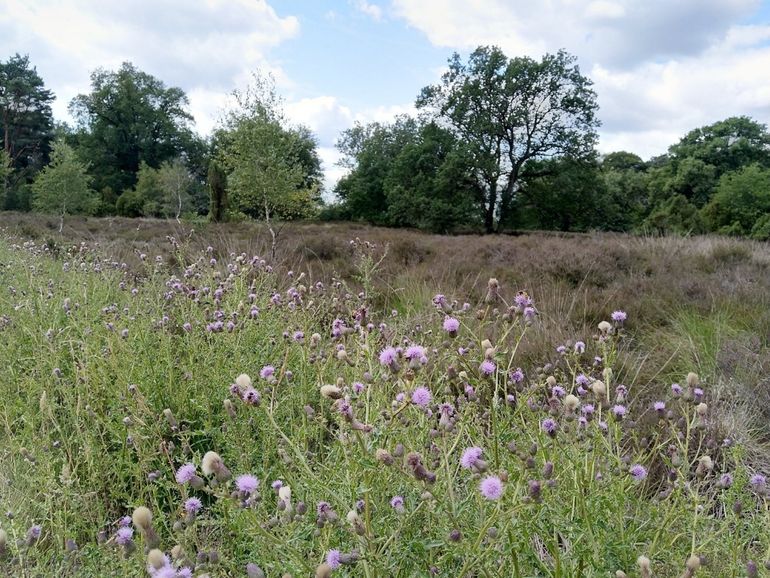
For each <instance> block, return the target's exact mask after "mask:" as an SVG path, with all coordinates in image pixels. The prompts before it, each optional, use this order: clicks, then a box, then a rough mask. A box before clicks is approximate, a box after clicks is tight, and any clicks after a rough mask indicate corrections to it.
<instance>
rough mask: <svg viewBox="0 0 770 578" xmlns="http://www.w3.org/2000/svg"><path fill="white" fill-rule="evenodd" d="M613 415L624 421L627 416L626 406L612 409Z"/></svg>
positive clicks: (616, 406) (617, 406)
mask: <svg viewBox="0 0 770 578" xmlns="http://www.w3.org/2000/svg"><path fill="white" fill-rule="evenodd" d="M612 413H613V414H614V415H615V417H616V418H618V419H623V418H624V417H625V415H626V406H624V405H615V406H614V407H613V408H612Z"/></svg>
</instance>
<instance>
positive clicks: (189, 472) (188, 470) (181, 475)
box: [176, 464, 195, 484]
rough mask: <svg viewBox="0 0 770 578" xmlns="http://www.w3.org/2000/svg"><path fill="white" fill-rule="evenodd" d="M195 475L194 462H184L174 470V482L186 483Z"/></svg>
mask: <svg viewBox="0 0 770 578" xmlns="http://www.w3.org/2000/svg"><path fill="white" fill-rule="evenodd" d="M194 477H195V464H185V465H183V466H180V468H179V469H178V470H177V471H176V483H177V484H186V483H187V482H189V481H190V480H192V479H193V478H194Z"/></svg>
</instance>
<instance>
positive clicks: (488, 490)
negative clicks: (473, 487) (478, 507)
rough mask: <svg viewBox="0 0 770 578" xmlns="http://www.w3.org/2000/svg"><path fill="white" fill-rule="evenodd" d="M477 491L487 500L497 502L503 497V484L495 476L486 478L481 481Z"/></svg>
mask: <svg viewBox="0 0 770 578" xmlns="http://www.w3.org/2000/svg"><path fill="white" fill-rule="evenodd" d="M479 491H480V492H481V495H482V496H484V497H485V498H486V499H487V500H499V499H500V497H501V496H502V495H503V482H502V481H500V478H498V477H497V476H488V477H486V478H484V479H483V480H481V483H480V484H479Z"/></svg>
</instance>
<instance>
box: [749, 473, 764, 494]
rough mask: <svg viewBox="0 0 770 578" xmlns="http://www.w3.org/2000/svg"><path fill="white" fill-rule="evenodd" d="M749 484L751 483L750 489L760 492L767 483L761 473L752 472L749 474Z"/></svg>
mask: <svg viewBox="0 0 770 578" xmlns="http://www.w3.org/2000/svg"><path fill="white" fill-rule="evenodd" d="M749 484H750V485H751V487H752V489H753V490H755V491H757V492H762V491H764V490H765V487H766V485H767V478H765V476H763V475H762V474H754V475H753V476H751V479H750V480H749Z"/></svg>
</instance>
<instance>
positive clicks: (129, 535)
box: [115, 526, 134, 546]
mask: <svg viewBox="0 0 770 578" xmlns="http://www.w3.org/2000/svg"><path fill="white" fill-rule="evenodd" d="M133 538H134V529H133V528H129V527H128V526H123V527H122V528H118V531H117V532H115V541H116V542H117V543H118V544H120V545H121V546H125V545H127V544H129V543H130V542H131V540H133Z"/></svg>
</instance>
